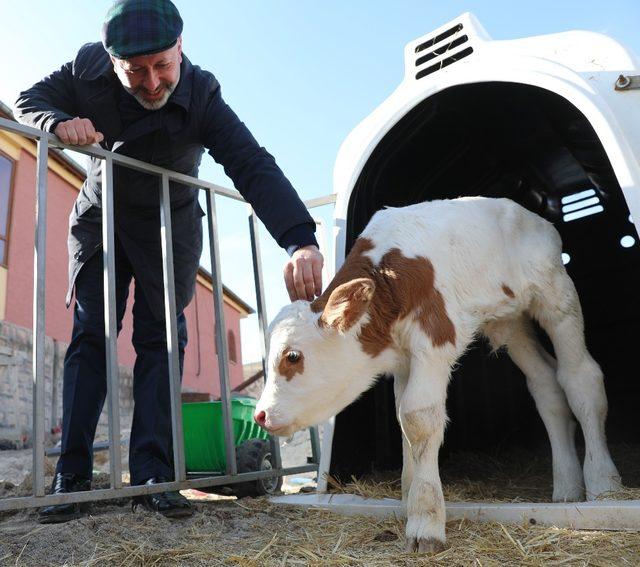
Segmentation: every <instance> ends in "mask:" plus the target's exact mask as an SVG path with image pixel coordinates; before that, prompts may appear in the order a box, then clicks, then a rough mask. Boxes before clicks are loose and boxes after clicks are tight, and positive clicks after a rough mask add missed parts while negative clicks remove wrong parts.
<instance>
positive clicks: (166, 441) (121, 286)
mask: <svg viewBox="0 0 640 567" xmlns="http://www.w3.org/2000/svg"><path fill="white" fill-rule="evenodd" d="M115 248H116V249H115V264H116V318H117V329H118V333H119V332H120V330H121V328H122V318H123V316H124V313H125V308H126V304H127V297H128V295H129V286H130V284H131V279H132V278H133V277H134V274H133V269H132V266H131V264H130V262H129V260H128V259H127V257H126V254H125V251H124V250H123V248H122V245H121V244H120V242H119V241H118V239H117V237H116V246H115ZM158 277H162V276H161V275H160V274H159V275H158ZM75 296H76V300H75V306H74V314H73V334H72V338H71V344H70V345H69V348H68V349H67V353H66V356H65V360H64V377H63V399H62V405H63V408H62V454H61V456H60V459H59V461H58V465H57V469H56V472H60V473H76V474H80V475H82V476H85V477H91V474H92V470H93V452H92V445H93V439H94V436H95V432H96V427H97V424H98V419H99V417H100V413H101V412H102V407H103V405H104V400H105V397H106V393H107V380H106V356H105V334H104V315H103V313H104V298H103V272H102V253H101V252H99V253H96V254H94V255H93V256H92V257H91V258H90V259H89V260H88V261H87V262H86V263H85V265H84V266H83V267H82V269H81V270H80V273H79V274H78V277H77V279H76V283H75ZM132 342H133V346H134V348H135V351H136V362H135V366H134V368H133V399H134V403H135V406H134V412H133V423H132V426H131V440H130V446H129V471H130V474H131V484H142V483H144V482H145V481H146V480H147V479H149V478H151V477H164V478H168V479H171V478H173V466H172V463H173V455H172V442H171V429H172V428H171V401H170V394H169V392H170V389H169V370H168V360H167V341H166V330H165V322H164V320H157V319H155V318H154V316H153V314H152V312H151V309H150V308H149V305H148V303H147V301H146V299H145V296H144V290H142V289H140V288H139V287H138V286H137V285H136V286H135V295H134V304H133V338H132ZM186 345H187V325H186V319H185V316H184V314H183V313H180V314H179V316H178V347H179V358H180V375H181V376H182V368H183V361H184V349H185V347H186Z"/></svg>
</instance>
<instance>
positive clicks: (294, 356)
mask: <svg viewBox="0 0 640 567" xmlns="http://www.w3.org/2000/svg"><path fill="white" fill-rule="evenodd" d="M287 360H288V361H289V362H291V363H295V362H298V360H300V351H297V350H290V351H289V352H288V353H287Z"/></svg>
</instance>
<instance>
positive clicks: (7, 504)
mask: <svg viewBox="0 0 640 567" xmlns="http://www.w3.org/2000/svg"><path fill="white" fill-rule="evenodd" d="M0 129H3V130H7V131H9V132H12V133H14V134H19V135H21V136H25V137H27V138H30V139H34V140H36V142H37V175H36V215H35V217H36V218H35V227H36V230H35V249H34V298H33V335H34V336H33V436H32V437H33V473H32V474H33V495H32V496H26V497H14V498H5V499H0V511H5V510H16V509H22V508H30V507H37V506H48V505H51V504H65V503H71V502H88V501H98V500H107V499H112V498H121V497H132V496H138V495H142V494H151V493H155V492H164V491H172V490H184V489H188V488H203V487H210V486H218V485H227V484H233V483H237V482H246V481H252V480H257V479H262V478H272V477H279V476H284V475H291V474H300V473H304V472H312V471H316V472H317V471H318V464H319V460H320V443H319V436H318V431H317V428H315V427H314V428H311V429H310V438H311V451H312V459H311V460H312V462H311V463H307V464H303V465H300V466H295V467H289V468H282V461H281V458H280V448H279V444H278V442H277V439H274V438H271V450H272V455H273V457H274V463H273V464H274V467H273V469H271V470H264V471H255V472H249V473H241V474H238V472H237V468H236V454H235V453H236V451H235V445H234V435H233V424H232V416H231V392H230V386H229V370H228V369H229V361H228V351H227V338H226V332H225V329H226V326H225V321H224V311H223V294H222V281H221V276H220V250H219V242H218V223H217V217H216V195H220V196H223V197H227V198H229V199H233V200H236V201H242V202H244V199H243V198H242V197H241V196H240V194H239V193H238V192H237V191H235V190H232V189H227V188H224V187H221V186H219V185H215V184H213V183H209V182H207V181H203V180H201V179H197V178H194V177H190V176H187V175H184V174H181V173H177V172H175V171H171V170H168V169H164V168H161V167H157V166H155V165H151V164H148V163H145V162H142V161H139V160H136V159H133V158H130V157H127V156H123V155H120V154H116V153H113V152H109V151H106V150H103V149H101V148H99V147H95V146H86V147H76V146H73V147H69V146H65V145H64V144H62V143H61V142H60V141H59V140H58V138H57V137H56V136H54V135H52V134H48V133H46V132H43V131H41V130H37V129H34V128H29V127H27V126H23V125H21V124H17V123H15V122H13V121H11V120H6V119H3V118H0ZM50 147H58V148H68V149H72V150H73V151H76V152H80V153H83V154H86V155H89V156H92V157H96V158H99V159H101V160H102V238H103V266H104V306H105V310H104V313H105V321H104V325H105V342H106V369H107V411H108V422H109V466H110V480H111V482H110V485H111V486H110V488H108V489H100V490H93V491H87V492H73V493H67V494H51V495H45V476H44V458H45V434H44V429H45V420H44V380H45V375H44V370H45V369H44V360H45V359H44V346H45V309H44V302H45V262H46V228H47V224H46V223H47V221H46V216H47V172H48V154H49V148H50ZM114 164H118V165H119V166H124V167H128V168H131V169H135V170H138V171H144V172H146V173H150V174H153V175H156V176H157V177H158V190H159V192H160V238H161V243H162V265H163V278H164V303H165V320H166V323H167V324H166V332H167V356H168V361H169V380H170V389H171V409H172V411H171V416H172V430H173V431H172V432H173V461H174V470H175V480H174V481H172V482H166V483H162V484H156V485H153V486H149V485H144V486H123V484H122V460H121V454H120V411H119V406H118V355H117V344H116V338H117V332H116V313H115V285H114V284H115V255H114V217H113V215H114V205H113V165H114ZM169 181H175V182H178V183H182V184H185V185H189V186H192V187H197V188H199V189H201V190H204V191H205V192H206V202H207V222H208V229H209V230H208V232H209V252H210V255H211V272H212V277H213V296H214V317H215V322H216V324H215V326H216V328H215V337H216V347H217V352H218V368H219V376H220V392H221V402H222V416H223V427H224V438H225V448H226V462H227V464H226V471H225V472H224V474H222V473H221V474H217V475H215V474H213V473H212V474H211V475H210V476H202V475H200V476H199V478H190V479H189V478H187V471H186V467H185V456H184V438H183V433H182V404H181V398H180V369H179V361H178V346H177V345H178V341H177V322H176V306H175V285H174V273H173V247H172V246H170V245H169V244H170V243H171V242H172V237H171V206H170V196H169ZM334 202H335V197H334V196H333V195H328V196H326V197H321V198H319V199H313V200H311V201H307V202H305V205H306V206H307V207H308V208H312V207H319V206H322V205H327V204H331V203H334ZM248 209H249V212H248V219H249V231H250V237H251V248H252V256H253V268H254V280H255V287H256V298H257V313H258V321H259V326H260V336H261V337H262V340H261V343H262V344H261V347H262V364H263V370H265V376H266V366H265V362H266V360H265V357H266V353H267V350H268V345H267V342H266V340H267V338H266V307H265V296H264V288H263V278H262V268H261V259H260V243H259V239H258V219H257V217H256V215H255V213H254V211H253V210H252V209H251V207H250V206H248Z"/></svg>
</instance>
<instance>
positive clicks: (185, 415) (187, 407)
mask: <svg viewBox="0 0 640 567" xmlns="http://www.w3.org/2000/svg"><path fill="white" fill-rule="evenodd" d="M255 408H256V400H254V399H253V398H232V399H231V416H232V419H233V439H234V444H235V446H236V447H237V446H238V445H240V444H242V443H244V442H245V441H247V440H248V439H267V438H268V435H267V432H266V431H265V430H264V429H262V428H261V427H260V426H259V425H258V424H257V423H256V422H255V421H254V420H253V413H254V411H255ZM182 429H183V433H184V454H185V461H186V465H187V471H188V472H224V471H225V470H226V467H227V455H226V452H225V447H224V427H223V425H222V402H193V403H184V404H182Z"/></svg>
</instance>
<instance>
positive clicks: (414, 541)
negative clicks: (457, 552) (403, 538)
mask: <svg viewBox="0 0 640 567" xmlns="http://www.w3.org/2000/svg"><path fill="white" fill-rule="evenodd" d="M445 548H446V545H445V543H444V541H440V540H439V539H436V538H435V537H427V538H422V537H419V538H415V537H411V538H407V543H406V545H405V550H406V551H407V552H408V553H415V552H418V553H440V552H441V551H444V550H445Z"/></svg>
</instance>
